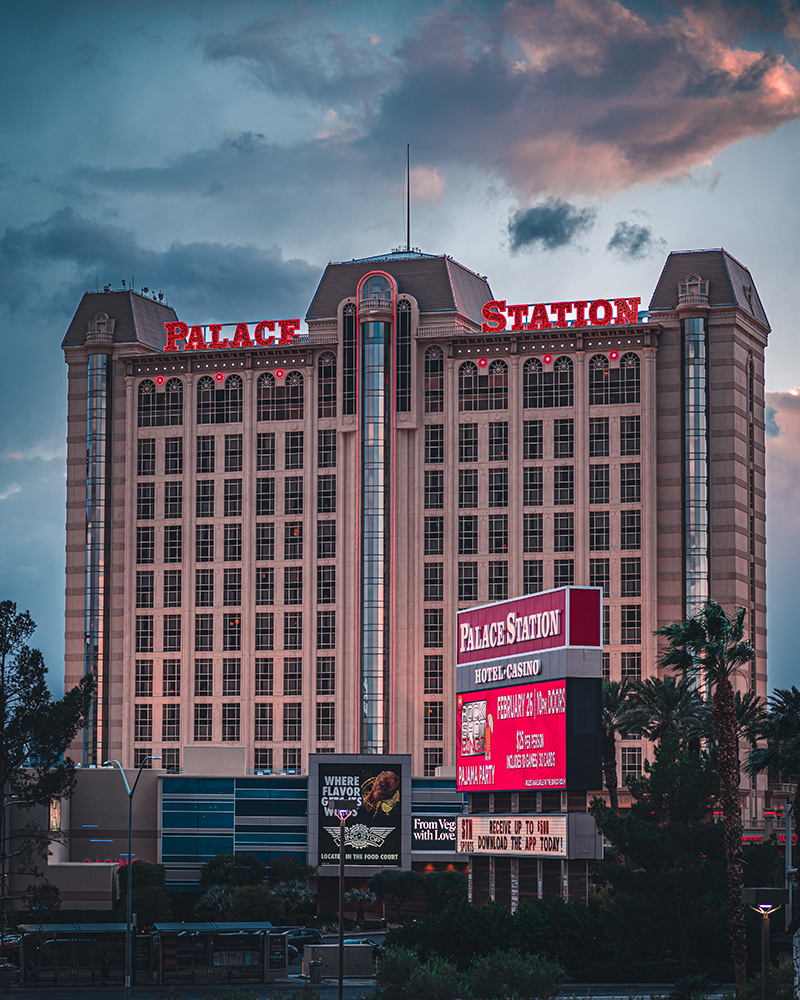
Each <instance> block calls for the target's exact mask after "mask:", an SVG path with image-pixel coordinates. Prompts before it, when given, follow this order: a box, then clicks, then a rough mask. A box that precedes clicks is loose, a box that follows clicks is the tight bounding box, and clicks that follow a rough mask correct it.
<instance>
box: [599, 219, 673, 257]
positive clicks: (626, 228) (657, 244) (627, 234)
mask: <svg viewBox="0 0 800 1000" xmlns="http://www.w3.org/2000/svg"><path fill="white" fill-rule="evenodd" d="M666 249H667V243H666V240H663V239H660V238H659V237H657V236H653V230H652V227H651V226H643V225H640V224H639V223H638V222H624V221H623V222H618V223H617V224H616V226H615V227H614V235H613V236H612V237H611V239H610V240H609V241H608V244H607V245H606V250H608V251H609V252H610V253H612V254H613V255H614V256H615V257H616V258H617V260H644V259H645V258H646V257H649V256H650V255H651V254H653V253H656V252H658V253H664V252H665V251H666Z"/></svg>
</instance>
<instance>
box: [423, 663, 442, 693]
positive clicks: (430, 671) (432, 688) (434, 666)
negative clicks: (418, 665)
mask: <svg viewBox="0 0 800 1000" xmlns="http://www.w3.org/2000/svg"><path fill="white" fill-rule="evenodd" d="M443 691H444V657H443V656H441V655H440V654H439V653H432V654H431V655H430V656H426V657H425V694H441V693H442V692H443Z"/></svg>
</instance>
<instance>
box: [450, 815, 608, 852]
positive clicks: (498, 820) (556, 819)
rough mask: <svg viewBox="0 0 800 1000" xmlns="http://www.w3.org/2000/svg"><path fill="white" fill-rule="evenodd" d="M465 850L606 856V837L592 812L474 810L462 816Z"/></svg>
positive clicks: (460, 825)
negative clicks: (491, 812) (491, 811)
mask: <svg viewBox="0 0 800 1000" xmlns="http://www.w3.org/2000/svg"><path fill="white" fill-rule="evenodd" d="M457 850H458V851H460V852H462V853H464V854H493V855H496V856H502V855H506V856H509V855H510V856H512V857H518V858H573V859H577V858H581V859H586V860H588V859H592V858H594V859H597V858H602V857H603V838H602V836H601V835H600V831H599V830H598V829H597V824H596V823H595V821H594V817H593V816H590V815H589V814H588V813H577V812H573V813H511V814H510V815H499V814H496V813H495V814H489V815H486V814H472V815H471V816H461V817H459V820H458V847H457Z"/></svg>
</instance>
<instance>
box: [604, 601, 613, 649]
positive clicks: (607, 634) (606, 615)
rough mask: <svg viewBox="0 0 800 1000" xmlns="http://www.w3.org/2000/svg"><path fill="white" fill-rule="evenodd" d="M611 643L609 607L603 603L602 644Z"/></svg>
mask: <svg viewBox="0 0 800 1000" xmlns="http://www.w3.org/2000/svg"><path fill="white" fill-rule="evenodd" d="M610 643H611V608H610V606H609V605H608V604H604V605H603V645H604V646H608V645H609V644H610Z"/></svg>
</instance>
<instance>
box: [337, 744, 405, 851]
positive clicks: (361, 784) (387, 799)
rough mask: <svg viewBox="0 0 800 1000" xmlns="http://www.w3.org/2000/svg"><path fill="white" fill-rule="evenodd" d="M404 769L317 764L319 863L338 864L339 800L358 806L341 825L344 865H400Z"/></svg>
mask: <svg viewBox="0 0 800 1000" xmlns="http://www.w3.org/2000/svg"><path fill="white" fill-rule="evenodd" d="M402 777H403V775H402V765H401V764H399V763H394V762H392V763H391V764H390V765H389V766H387V765H386V763H385V762H382V761H381V760H380V759H378V760H376V761H375V762H374V763H372V762H370V763H340V764H337V763H334V762H331V763H322V762H320V764H319V779H318V785H317V788H318V796H319V801H318V809H319V811H318V816H319V820H318V823H319V827H318V837H319V841H318V842H319V862H318V863H319V864H320V865H335V864H338V863H339V843H340V837H341V825H340V823H339V818H338V816H336V814H335V811H334V803H335V802H336V801H337V800H339V799H352V800H353V801H355V802H357V803H358V806H357V808H356V811H355V815H352V816H351V817H350V818H349V819H348V820H347V823H346V825H345V838H344V848H345V855H344V856H345V863H346V864H348V865H371V866H379V867H382V868H389V867H399V866H400V865H401V845H402V829H401V817H402V814H403V805H404V803H403V801H402V798H403V791H402Z"/></svg>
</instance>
